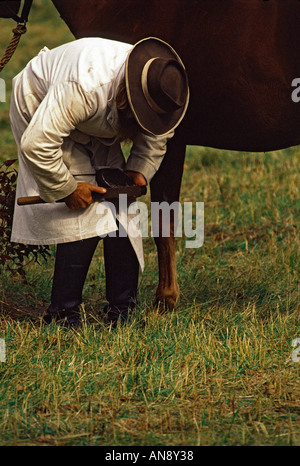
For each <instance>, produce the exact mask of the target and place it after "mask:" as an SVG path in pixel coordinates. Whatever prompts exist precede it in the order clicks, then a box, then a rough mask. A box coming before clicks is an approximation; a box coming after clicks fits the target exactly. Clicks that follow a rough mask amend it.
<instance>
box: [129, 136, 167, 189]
mask: <svg viewBox="0 0 300 466" xmlns="http://www.w3.org/2000/svg"><path fill="white" fill-rule="evenodd" d="M173 136H174V131H171V132H170V133H168V134H167V135H165V136H148V135H145V134H142V133H139V134H138V135H137V137H136V138H135V139H134V141H133V145H132V148H131V152H130V156H129V158H128V160H127V164H126V170H132V171H136V172H140V173H142V175H144V177H145V178H146V180H147V182H148V183H150V181H151V179H152V178H153V176H154V175H155V173H156V172H157V170H158V169H159V167H160V164H161V162H162V161H163V158H164V155H165V153H166V150H167V142H168V140H169V139H171V138H172V137H173Z"/></svg>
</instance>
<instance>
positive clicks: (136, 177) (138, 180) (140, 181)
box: [126, 171, 147, 186]
mask: <svg viewBox="0 0 300 466" xmlns="http://www.w3.org/2000/svg"><path fill="white" fill-rule="evenodd" d="M126 173H127V175H129V176H130V177H131V178H132V179H133V182H134V184H136V185H138V186H146V184H147V181H146V178H145V177H144V175H142V174H141V173H139V172H132V171H126Z"/></svg>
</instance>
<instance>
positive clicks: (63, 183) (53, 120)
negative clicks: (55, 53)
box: [20, 82, 93, 202]
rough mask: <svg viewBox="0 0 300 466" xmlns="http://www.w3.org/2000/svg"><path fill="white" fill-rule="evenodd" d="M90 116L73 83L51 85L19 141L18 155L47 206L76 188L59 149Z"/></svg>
mask: <svg viewBox="0 0 300 466" xmlns="http://www.w3.org/2000/svg"><path fill="white" fill-rule="evenodd" d="M92 114H93V110H92V108H91V104H90V103H89V102H88V101H87V97H86V94H85V93H84V92H83V90H82V89H81V87H80V86H79V85H78V84H77V83H75V82H65V83H60V84H58V85H52V86H51V87H50V89H49V91H48V93H47V95H46V96H45V98H44V99H43V100H42V102H41V104H40V105H39V107H38V109H37V110H36V112H35V114H34V115H33V118H32V120H31V121H30V123H29V125H28V127H27V129H26V131H25V132H24V134H23V136H22V140H21V147H20V149H21V152H22V154H23V155H24V157H25V159H26V163H27V165H28V166H29V169H30V171H31V173H32V175H33V177H34V179H35V181H36V183H37V185H38V187H39V190H40V195H41V197H42V199H44V200H45V201H46V202H55V201H56V200H58V199H62V198H64V197H66V196H68V195H69V194H71V193H72V192H73V191H75V189H76V187H77V182H76V181H75V179H74V178H73V176H72V175H71V173H70V171H69V170H68V167H67V166H66V164H65V163H64V160H63V152H62V149H61V146H62V144H63V141H64V138H66V137H68V136H69V135H70V132H71V131H73V130H74V129H75V126H76V125H77V124H78V123H80V122H82V121H86V120H87V119H88V118H89V117H90V116H91V115H92Z"/></svg>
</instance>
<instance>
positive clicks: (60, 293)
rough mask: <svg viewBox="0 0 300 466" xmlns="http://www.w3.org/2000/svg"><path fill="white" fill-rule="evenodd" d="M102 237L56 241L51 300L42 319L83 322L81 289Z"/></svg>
mask: <svg viewBox="0 0 300 466" xmlns="http://www.w3.org/2000/svg"><path fill="white" fill-rule="evenodd" d="M98 241H99V238H98V237H96V238H89V239H85V240H82V241H74V242H71V243H63V244H58V245H57V251H56V260H55V269H54V277H53V284H52V293H51V304H50V306H49V307H48V309H47V311H46V314H45V315H44V317H43V319H44V321H45V323H47V324H49V323H50V322H52V321H55V322H59V323H62V324H63V325H64V326H68V327H77V326H78V325H79V324H80V307H81V303H82V290H83V285H84V282H85V279H86V276H87V272H88V269H89V266H90V263H91V260H92V258H93V254H94V252H95V249H96V247H97V244H98Z"/></svg>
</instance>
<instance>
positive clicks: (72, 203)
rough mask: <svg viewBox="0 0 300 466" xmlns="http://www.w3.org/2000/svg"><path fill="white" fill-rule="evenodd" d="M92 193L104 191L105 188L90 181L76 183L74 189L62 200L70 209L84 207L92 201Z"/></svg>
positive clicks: (102, 192)
mask: <svg viewBox="0 0 300 466" xmlns="http://www.w3.org/2000/svg"><path fill="white" fill-rule="evenodd" d="M92 193H100V194H104V193H106V189H105V188H101V187H100V186H94V185H93V184H90V183H78V184H77V188H76V189H75V191H74V192H73V193H72V194H70V195H69V196H67V197H65V199H64V201H65V203H66V205H67V206H68V207H69V209H71V210H77V209H85V208H86V207H88V206H89V205H91V204H92V202H93V197H92Z"/></svg>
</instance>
